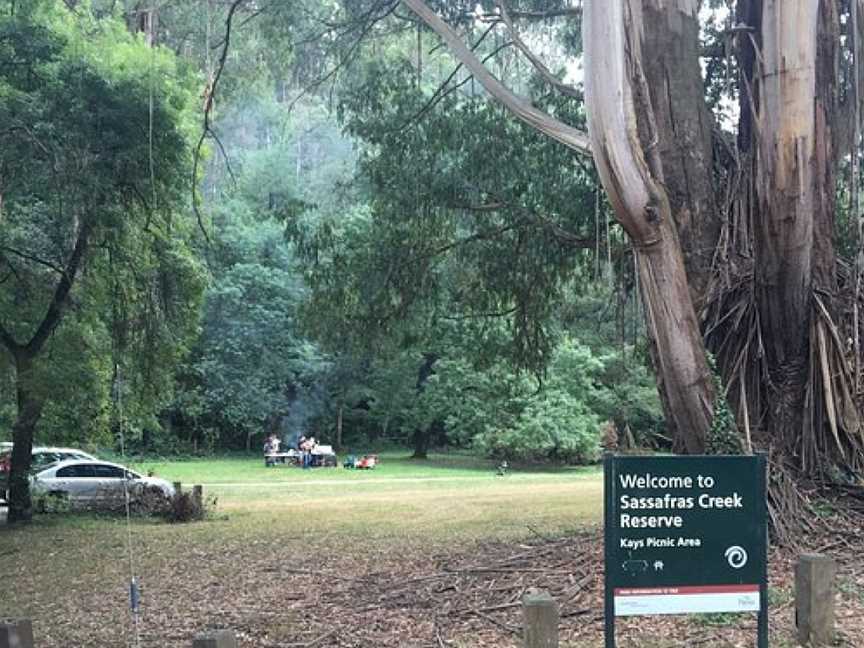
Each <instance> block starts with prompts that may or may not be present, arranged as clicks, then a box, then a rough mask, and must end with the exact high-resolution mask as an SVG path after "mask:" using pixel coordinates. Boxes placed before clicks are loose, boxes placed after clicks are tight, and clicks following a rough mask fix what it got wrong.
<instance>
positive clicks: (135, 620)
mask: <svg viewBox="0 0 864 648" xmlns="http://www.w3.org/2000/svg"><path fill="white" fill-rule="evenodd" d="M114 387H115V390H116V391H115V403H116V405H117V429H118V431H119V433H120V456H122V457H123V465H124V466H125V465H126V433H125V430H124V418H123V383H122V381H121V379H120V364H119V363H116V362H115V364H114ZM123 477H124V479H123V501H124V503H125V506H126V548H127V551H128V554H129V609H130V610H131V612H132V624H133V627H134V630H135V646H136V648H140V646H141V628H140V625H141V624H140V620H141V619H140V614H139V605H138V603H139V599H138V579H137V577H136V574H135V549H134V539H133V536H132V509H131V506H130V497H129V479H128V476H127V475H124V476H123Z"/></svg>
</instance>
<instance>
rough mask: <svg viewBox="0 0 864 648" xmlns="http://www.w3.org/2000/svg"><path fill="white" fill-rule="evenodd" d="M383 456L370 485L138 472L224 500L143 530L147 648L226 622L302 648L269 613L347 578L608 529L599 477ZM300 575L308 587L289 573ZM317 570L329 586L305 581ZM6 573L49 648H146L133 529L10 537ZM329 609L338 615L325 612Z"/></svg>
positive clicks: (62, 525) (220, 466) (81, 525)
mask: <svg viewBox="0 0 864 648" xmlns="http://www.w3.org/2000/svg"><path fill="white" fill-rule="evenodd" d="M380 456H381V463H380V465H379V466H378V467H377V468H375V469H374V470H371V471H352V470H346V469H343V468H341V467H340V468H317V469H312V470H306V471H304V470H302V469H299V468H293V467H282V466H280V467H274V468H265V467H264V465H263V461H261V460H260V459H259V458H257V457H248V458H225V459H208V460H189V461H176V462H172V461H139V462H130V466H132V467H133V468H135V469H137V470H141V471H143V472H146V471H150V470H152V471H153V472H154V473H155V474H156V475H158V476H160V477H163V478H165V479H168V480H170V481H181V482H183V483H184V485H188V486H191V485H192V484H203V485H204V488H205V494H206V495H207V496H215V497H216V498H217V500H218V504H217V507H216V511H215V514H214V515H212V516H211V519H209V520H207V521H205V522H200V523H193V524H186V525H168V524H164V523H161V522H158V521H153V520H142V519H139V520H135V521H134V522H133V525H132V537H133V561H134V564H135V572H136V573H137V574H139V576H140V578H141V582H142V588H143V590H144V591H143V600H144V604H145V615H144V618H143V621H142V626H141V631H142V632H143V633H144V636H145V637H146V640H145V641H143V642H142V645H145V646H148V645H151V646H157V645H158V646H160V647H168V646H170V647H174V646H176V647H177V648H180V647H184V648H188V646H189V645H191V642H190V641H189V638H190V637H192V636H194V634H195V632H197V631H200V630H201V629H202V628H205V627H207V626H208V624H210V623H216V622H217V621H216V620H217V619H220V618H222V619H224V620H225V621H224V623H226V624H228V625H230V626H231V627H233V628H241V629H242V628H246V629H247V630H248V635H249V637H251V636H253V635H255V636H258V637H259V639H254V640H253V639H246V640H243V641H241V645H242V646H243V648H247V647H251V646H276V645H283V644H291V643H295V642H294V641H291V640H290V639H291V638H290V637H289V638H286V637H283V638H282V639H281V640H280V639H274V637H276V638H278V637H279V632H281V630H279V628H281V627H282V625H281V624H282V623H283V620H278V621H274V620H273V619H272V618H270V617H267V616H266V614H265V613H264V612H262V610H264V611H266V610H271V609H274V606H275V608H280V607H284V606H285V605H286V603H285V601H286V600H288V601H293V600H294V598H292V597H304V596H309V597H313V598H314V597H316V596H319V595H320V592H322V591H325V590H326V589H327V588H332V586H333V583H336V582H343V579H342V578H341V577H340V576H339V575H340V574H351V576H350V579H353V578H358V577H362V575H363V574H376V573H379V572H381V571H382V570H385V571H389V572H393V573H395V574H398V573H408V572H416V571H417V570H425V569H429V568H432V567H433V564H434V563H431V562H428V561H429V560H431V558H430V557H433V556H446V555H449V554H450V553H451V552H454V551H457V550H461V549H462V548H464V547H470V546H473V544H474V543H478V542H483V543H490V542H491V543H507V542H518V541H519V540H520V539H525V538H534V539H536V538H537V537H538V536H539V535H548V536H557V535H560V534H561V533H564V532H566V531H569V530H572V529H578V528H583V527H585V526H586V525H588V526H596V524H598V523H599V520H600V517H601V514H602V513H601V512H602V474H601V471H600V469H599V468H598V467H589V468H576V469H573V468H568V469H559V470H528V469H524V470H523V469H516V470H511V471H510V472H509V473H508V474H507V475H506V476H503V477H501V476H497V475H496V474H495V470H494V467H493V465H492V464H491V463H489V462H484V461H478V460H476V459H474V458H471V457H466V456H460V455H434V456H432V457H431V458H430V459H429V460H427V461H411V460H409V459H407V458H406V456H405V455H404V454H403V455H399V454H394V453H385V454H382V455H380ZM436 560H437V559H436ZM297 564H299V565H303V566H304V568H303V569H302V570H300V572H296V570H294V569H293V568H292V567H290V566H288V565H297ZM310 565H312V566H315V568H314V571H316V572H318V571H319V570H320V574H319V575H316V576H314V577H310V576H308V575H303V574H304V573H305V571H304V570H307V569H308V568H309V566H310ZM0 573H3V574H4V583H5V585H4V586H3V587H0V616H23V617H29V618H32V619H34V623H35V625H36V628H37V635H38V636H39V637H41V639H39V643H37V645H38V646H39V648H53V647H55V646H56V647H59V646H66V645H75V646H82V647H90V646H93V647H94V648H95V647H97V646H98V647H99V648H106V647H107V646H125V645H128V644H130V643H131V638H132V633H133V629H132V628H131V626H130V623H129V615H128V610H127V595H126V588H127V587H128V580H129V573H130V565H129V556H128V550H127V533H126V524H125V521H124V520H122V519H116V518H106V517H98V516H86V515H81V516H71V517H62V516H56V515H55V516H40V517H37V519H36V521H35V522H34V523H33V524H31V525H29V526H27V527H24V528H20V529H15V530H10V529H2V528H0ZM310 578H313V580H314V582H310V580H309V579H310ZM350 579H349V581H345V582H350ZM313 592H318V594H313ZM286 597H287V598H286ZM331 598H332V595H331ZM327 600H329V599H327ZM348 609H350V605H349V606H348ZM315 610H316V612H315V614H324V612H323V608H322V607H321V606H320V605H319V606H315ZM262 615H264V616H262ZM265 617H266V618H265ZM323 618H324V621H323V622H326V618H328V617H327V616H326V614H325V615H324V617H323ZM292 627H293V626H292ZM310 627H311V626H310ZM388 632H391V631H388ZM256 633H257V634H256ZM262 636H266V637H269V638H268V639H266V640H264V639H261V638H260V637H262ZM391 638H392V637H391ZM295 639H296V638H295ZM312 640H314V637H313V638H311V639H309V641H310V642H311V641H312ZM268 641H269V642H270V643H267V642H268ZM377 641H379V644H376V645H382V646H383V645H392V644H387V643H385V640H384V639H379V640H377ZM322 645H326V644H322ZM358 645H359V644H358ZM362 645H373V644H362ZM397 645H398V644H397ZM406 645H411V644H410V643H409V644H406ZM452 645H454V646H456V645H465V646H469V645H483V644H482V643H481V644H472V643H470V642H469V643H464V644H456V643H454V644H452ZM504 645H506V644H504Z"/></svg>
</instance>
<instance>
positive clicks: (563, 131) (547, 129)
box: [402, 0, 591, 155]
mask: <svg viewBox="0 0 864 648" xmlns="http://www.w3.org/2000/svg"><path fill="white" fill-rule="evenodd" d="M402 2H403V4H405V6H407V7H408V8H409V9H411V10H412V11H413V12H414V13H416V14H417V15H418V16H420V18H421V19H422V20H423V22H425V23H426V24H427V25H428V26H429V27H430V28H432V30H433V31H435V33H437V34H438V35H439V36H440V37H441V38H442V39H443V40H444V41H445V42H446V43H447V45H448V46H449V47H450V50H451V51H452V52H453V55H454V56H455V57H456V58H457V59H459V60H460V61H461V62H462V64H463V65H465V67H466V68H468V69H469V70H470V71H471V73H472V74H473V75H474V77H475V78H476V79H477V80H478V81H479V82H480V84H481V85H482V86H483V87H484V88H485V89H486V91H487V92H488V93H489V94H491V95H492V96H493V97H495V99H497V100H498V101H499V102H501V104H503V105H504V106H505V107H506V108H507V109H508V110H509V111H510V112H512V113H513V114H514V115H515V116H516V117H518V118H519V119H521V120H522V121H523V122H525V123H526V124H528V125H529V126H532V127H533V128H536V129H537V130H538V131H540V132H541V133H543V134H545V135H547V136H548V137H551V138H552V139H554V140H555V141H557V142H560V143H562V144H564V145H565V146H567V147H568V148H571V149H573V150H574V151H576V152H578V153H582V154H584V155H591V145H590V142H589V139H588V135H587V134H586V133H584V132H582V131H581V130H579V129H578V128H573V127H572V126H570V125H568V124H565V123H564V122H561V121H559V120H557V119H555V118H554V117H552V116H551V115H549V114H548V113H545V112H543V111H542V110H539V109H537V108H535V107H534V106H532V105H531V104H530V103H529V102H528V101H527V100H525V99H524V98H522V97H520V96H518V95H517V94H515V93H514V92H513V91H512V90H510V89H509V88H507V87H506V86H505V85H504V84H503V83H501V82H500V81H499V80H498V79H496V78H495V77H494V76H493V75H492V73H490V72H489V70H487V69H486V67H485V66H484V65H483V64H482V63H481V62H480V61H479V60H478V59H477V57H476V56H475V55H474V53H473V52H471V50H470V49H468V47H467V46H466V45H465V43H463V42H462V39H461V38H459V36H458V35H457V34H456V33H455V32H454V31H453V30H452V29H451V28H450V26H449V25H447V23H445V22H444V21H443V20H442V19H441V18H440V17H439V16H438V14H436V13H435V12H434V11H432V10H431V9H429V7H427V6H426V3H425V2H423V0H402Z"/></svg>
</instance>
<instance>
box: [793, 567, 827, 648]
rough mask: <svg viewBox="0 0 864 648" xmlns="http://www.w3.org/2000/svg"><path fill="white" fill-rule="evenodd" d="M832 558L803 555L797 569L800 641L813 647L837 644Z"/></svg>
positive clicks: (796, 599)
mask: <svg viewBox="0 0 864 648" xmlns="http://www.w3.org/2000/svg"><path fill="white" fill-rule="evenodd" d="M836 573H837V564H836V563H835V562H834V560H833V559H832V558H829V557H828V556H821V555H818V554H803V555H801V556H800V557H799V558H798V564H797V565H796V566H795V622H796V625H797V626H798V641H799V642H800V643H801V644H804V645H809V646H818V645H823V644H831V643H833V642H834V577H835V575H836Z"/></svg>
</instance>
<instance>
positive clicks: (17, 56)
mask: <svg viewBox="0 0 864 648" xmlns="http://www.w3.org/2000/svg"><path fill="white" fill-rule="evenodd" d="M16 4H17V3H14V2H13V3H11V4H10V3H0V9H2V13H0V31H2V34H3V38H2V39H0V61H4V62H5V64H3V65H2V66H0V121H2V122H3V124H4V125H5V126H4V129H3V130H2V131H0V179H2V180H0V187H2V192H3V193H2V211H0V221H2V223H3V228H2V231H0V267H2V272H3V275H2V276H3V281H2V283H0V342H2V347H3V350H4V352H5V353H6V354H8V356H9V357H10V358H11V361H12V363H13V365H14V372H15V390H16V401H17V418H16V420H15V423H14V425H13V441H14V449H13V453H12V469H11V474H10V500H11V501H10V508H9V520H10V521H16V520H22V519H27V518H29V516H30V509H31V502H30V494H29V481H28V471H29V467H30V456H31V449H32V444H33V436H34V430H35V428H36V425H37V423H38V421H39V419H40V417H41V415H42V413H43V411H44V409H45V405H46V402H47V401H48V400H49V399H50V396H51V395H50V393H48V391H47V390H46V389H45V383H44V381H43V380H42V372H43V371H44V370H45V369H46V367H47V366H48V364H49V363H50V358H48V357H47V356H48V353H47V352H48V351H49V350H50V349H51V348H52V346H53V345H54V344H55V343H56V342H55V333H56V332H57V331H58V330H61V327H62V326H63V324H64V322H65V321H67V318H68V313H69V311H70V310H71V309H77V310H82V309H85V308H95V309H98V312H99V314H100V317H101V320H102V321H103V322H104V323H105V325H106V326H107V327H108V328H109V330H111V329H113V330H112V331H111V332H112V333H113V335H110V336H109V339H110V338H113V339H114V340H115V342H116V344H117V346H118V348H119V347H124V346H126V345H132V344H138V347H137V349H136V350H137V351H139V352H141V355H142V356H143V357H145V358H147V359H148V360H156V359H158V358H159V357H160V356H161V355H163V354H170V353H172V352H173V351H175V350H176V349H177V348H178V347H181V346H182V344H183V342H184V338H185V336H186V335H187V334H188V332H189V323H190V322H191V323H194V321H195V317H196V314H197V304H198V299H197V297H196V294H200V290H201V282H200V277H199V273H198V270H197V264H196V263H195V262H194V261H192V260H191V259H190V258H189V256H188V254H187V253H186V251H185V250H184V248H183V243H182V241H183V238H184V236H185V235H184V231H185V229H186V228H185V227H184V225H183V223H182V222H181V219H179V218H177V212H178V205H179V204H180V201H181V200H183V199H184V198H185V197H186V191H187V190H188V180H187V179H188V176H189V174H188V166H187V165H188V164H189V148H188V146H187V144H186V142H187V136H188V134H189V131H188V127H189V122H188V121H187V119H186V117H185V115H186V112H185V111H186V107H187V106H188V105H189V101H190V99H191V98H192V93H191V91H190V90H189V84H188V81H189V79H188V78H186V77H185V76H184V74H183V73H182V72H180V71H179V70H178V68H177V63H176V61H175V60H174V58H173V56H170V55H169V54H167V53H165V52H161V51H160V52H157V51H154V50H151V49H149V48H147V47H146V45H145V44H144V43H143V42H142V41H141V40H140V39H138V38H136V37H134V36H132V35H130V34H128V33H127V32H126V30H125V28H124V27H123V26H122V25H120V24H118V23H116V22H115V21H112V20H103V21H97V20H93V19H92V16H90V15H89V14H87V13H86V12H85V11H84V10H83V9H81V8H79V9H78V10H77V12H73V11H72V10H70V9H67V8H66V7H65V6H61V5H60V4H59V3H47V2H34V3H30V4H27V5H26V6H23V7H22V6H17V7H16ZM124 277H125V278H127V279H128V280H129V281H128V282H127V283H123V282H122V281H121V280H122V278H124ZM100 298H101V299H100ZM116 360H117V358H115V361H116ZM145 364H146V363H145ZM154 366H155V365H153V364H150V365H148V366H147V367H144V368H143V369H144V374H147V373H148V371H149V370H150V369H153V368H154ZM144 378H145V382H146V378H147V376H146V375H145V376H144Z"/></svg>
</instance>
